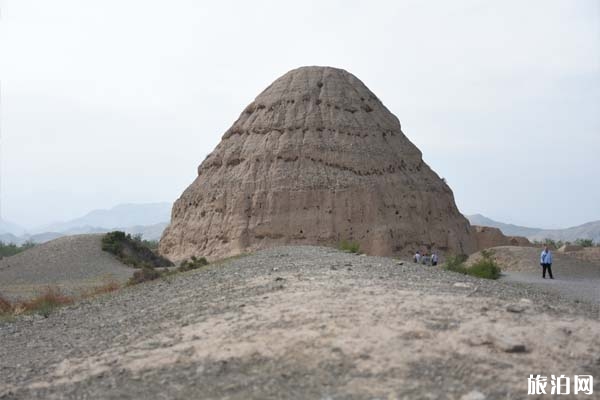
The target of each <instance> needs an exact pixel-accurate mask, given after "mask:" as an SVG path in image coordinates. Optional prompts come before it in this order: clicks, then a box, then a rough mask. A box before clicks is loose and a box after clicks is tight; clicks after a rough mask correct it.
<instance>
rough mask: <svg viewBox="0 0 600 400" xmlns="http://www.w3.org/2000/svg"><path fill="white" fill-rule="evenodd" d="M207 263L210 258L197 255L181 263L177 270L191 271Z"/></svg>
mask: <svg viewBox="0 0 600 400" xmlns="http://www.w3.org/2000/svg"><path fill="white" fill-rule="evenodd" d="M206 265H208V260H207V259H206V258H205V257H200V258H196V256H192V258H190V259H189V260H183V261H182V262H181V264H179V267H178V268H177V271H179V272H185V271H191V270H193V269H198V268H200V267H204V266H206Z"/></svg>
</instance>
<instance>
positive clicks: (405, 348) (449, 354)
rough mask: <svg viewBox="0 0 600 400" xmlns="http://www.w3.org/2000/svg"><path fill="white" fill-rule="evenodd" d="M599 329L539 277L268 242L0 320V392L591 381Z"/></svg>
mask: <svg viewBox="0 0 600 400" xmlns="http://www.w3.org/2000/svg"><path fill="white" fill-rule="evenodd" d="M599 332H600V321H599V306H598V304H593V303H590V302H589V301H584V300H583V301H582V300H573V299H570V298H565V297H562V296H558V295H555V294H552V293H547V292H546V291H544V290H543V289H542V288H538V287H534V286H526V285H523V284H519V283H513V282H501V281H488V280H480V279H476V278H471V277H468V276H464V275H459V274H455V273H450V272H446V271H442V270H440V269H438V268H434V267H425V266H418V265H414V264H409V263H405V264H404V265H399V264H398V262H397V261H395V260H392V259H388V258H377V257H365V256H356V255H351V254H346V253H341V252H339V251H336V250H333V249H329V248H319V247H281V248H277V249H272V250H266V251H262V252H260V253H257V254H255V255H251V256H247V257H242V258H238V259H234V260H230V261H229V262H226V263H223V264H219V265H212V266H210V267H208V268H206V269H202V270H196V271H191V272H188V273H184V274H179V275H176V276H173V277H170V278H168V279H163V280H159V281H156V282H152V283H149V284H143V285H139V286H136V287H130V288H126V289H124V290H121V291H119V292H116V293H113V294H109V295H105V296H102V297H98V298H94V299H90V300H86V301H84V302H81V303H78V304H75V305H72V306H69V307H65V308H63V309H60V310H59V311H57V312H56V313H54V314H52V315H50V317H49V318H43V317H39V316H24V317H20V318H19V319H18V320H16V321H13V322H4V323H2V324H0V343H1V346H0V376H1V379H0V398H2V399H30V398H31V399H33V398H35V399H38V398H39V399H42V398H43V399H63V398H66V399H138V398H145V399H189V398H203V399H216V398H228V399H253V398H256V399H282V398H297V399H305V398H315V399H363V398H364V399H375V398H380V399H395V398H405V399H464V400H466V399H471V400H473V399H484V398H485V399H520V398H528V397H534V396H527V378H528V377H529V375H530V374H542V375H548V376H549V375H551V374H564V375H567V376H571V377H572V376H573V375H575V374H579V375H585V374H588V375H589V374H591V375H594V377H595V382H596V384H595V388H594V389H595V393H598V392H599V391H600V385H599V384H598V382H599V381H600V356H599V354H598V351H597V350H598V349H599V348H600V337H599ZM562 397H564V398H569V396H562ZM588 398H589V397H588Z"/></svg>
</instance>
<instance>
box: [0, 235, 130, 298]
mask: <svg viewBox="0 0 600 400" xmlns="http://www.w3.org/2000/svg"><path fill="white" fill-rule="evenodd" d="M101 240H102V235H75V236H65V237H61V238H58V239H55V240H52V241H50V242H47V243H44V244H39V245H36V246H35V247H33V248H31V249H29V250H26V251H24V252H23V253H20V254H17V255H14V256H11V257H5V258H3V259H2V260H0V294H2V295H4V296H8V297H10V298H15V299H16V298H28V297H32V296H35V295H36V294H38V293H40V292H42V291H43V290H44V289H45V288H47V287H48V286H56V287H59V288H61V289H62V290H63V291H64V292H66V293H69V294H77V293H78V292H80V291H82V290H85V289H88V288H91V287H95V286H99V285H102V284H103V283H105V282H107V281H110V280H114V281H118V282H124V281H126V280H127V279H129V277H131V275H132V274H133V271H134V269H133V268H130V267H127V266H125V265H124V264H122V263H121V262H120V261H118V260H117V259H116V258H115V257H114V256H113V255H111V254H109V253H107V252H105V251H102V248H101Z"/></svg>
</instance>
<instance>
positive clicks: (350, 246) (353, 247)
mask: <svg viewBox="0 0 600 400" xmlns="http://www.w3.org/2000/svg"><path fill="white" fill-rule="evenodd" d="M338 249H340V250H342V251H345V252H348V253H354V254H360V245H359V244H358V243H357V242H352V241H348V240H342V241H341V242H340V244H339V245H338Z"/></svg>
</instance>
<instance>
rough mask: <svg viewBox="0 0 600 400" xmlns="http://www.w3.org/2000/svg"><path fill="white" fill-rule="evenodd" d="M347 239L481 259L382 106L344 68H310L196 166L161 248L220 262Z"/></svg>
mask: <svg viewBox="0 0 600 400" xmlns="http://www.w3.org/2000/svg"><path fill="white" fill-rule="evenodd" d="M344 240H346V241H356V242H358V243H359V244H360V245H361V247H362V249H364V250H366V251H368V252H370V253H373V254H381V255H392V254H408V253H411V252H413V251H414V250H415V249H417V248H419V247H421V248H422V247H424V246H425V247H429V248H432V247H433V248H437V249H440V250H442V251H445V250H451V251H455V252H463V253H468V252H470V251H474V250H475V248H474V246H475V239H474V234H473V232H472V230H471V228H470V226H469V224H468V222H467V220H466V219H465V218H464V217H463V216H462V215H461V214H460V213H459V212H458V210H457V208H456V205H455V204H454V198H453V196H452V192H451V190H450V189H449V188H448V186H447V185H446V184H445V183H444V182H443V181H442V180H441V179H440V178H439V177H438V176H437V175H436V174H435V173H434V172H433V171H432V170H431V169H430V168H429V167H428V166H427V165H426V164H425V163H424V162H423V160H422V159H421V152H420V151H419V150H418V149H417V148H416V147H415V146H414V145H413V144H412V143H411V142H410V140H408V139H407V138H406V136H405V135H404V134H403V133H402V130H401V128H400V122H399V121H398V119H397V118H396V117H395V116H394V115H393V114H392V113H391V112H390V111H389V110H388V109H387V108H386V107H385V106H384V105H383V104H382V103H381V101H380V100H379V99H378V98H377V96H375V95H374V94H373V93H372V92H371V91H370V90H369V89H368V88H367V87H366V86H365V85H364V84H363V83H362V82H361V81H360V80H359V79H358V78H356V77H355V76H354V75H352V74H350V73H349V72H347V71H344V70H342V69H337V68H331V67H302V68H298V69H294V70H292V71H290V72H288V73H286V74H285V75H283V76H282V77H280V78H279V79H277V80H276V81H275V82H273V83H272V84H271V85H269V86H268V87H267V88H266V89H265V90H264V91H263V92H262V93H261V94H259V95H258V97H256V99H255V100H254V101H253V102H252V103H251V104H250V105H248V106H247V107H246V108H245V110H244V111H243V112H242V113H241V115H240V117H239V118H238V119H237V121H235V123H234V124H233V125H232V126H231V128H230V129H228V130H227V132H226V133H225V134H224V135H223V138H222V140H221V142H220V143H219V145H218V146H217V147H216V149H215V150H214V151H213V152H212V153H211V154H210V155H209V156H208V157H207V158H206V159H205V160H204V162H203V163H202V164H201V165H200V166H199V167H198V177H197V178H196V180H195V181H194V182H193V183H192V184H191V185H190V186H189V187H188V188H187V189H186V190H185V192H184V193H183V194H182V196H181V197H180V198H179V199H178V200H177V202H176V203H175V205H174V207H173V213H172V221H171V225H170V226H169V228H167V230H166V231H165V234H164V235H163V238H162V239H161V243H160V249H161V251H162V252H163V253H164V254H165V255H167V256H169V257H171V258H173V259H176V260H177V259H182V258H186V257H189V256H191V255H202V256H208V257H212V258H218V257H222V256H228V255H232V254H236V253H239V252H241V251H244V250H248V249H257V248H263V247H268V246H272V245H276V244H287V243H299V244H323V245H335V244H336V243H339V242H340V241H344Z"/></svg>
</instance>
